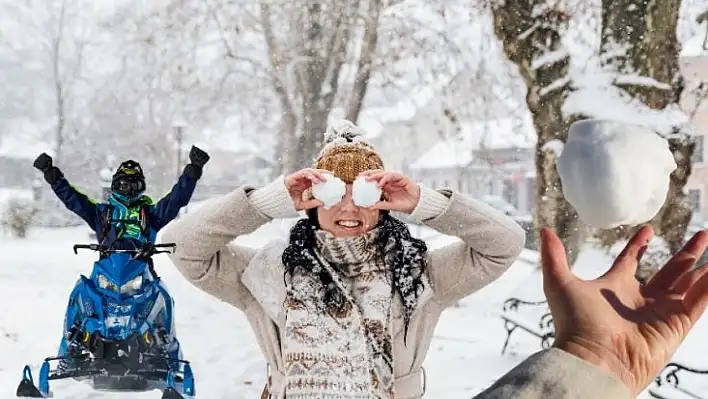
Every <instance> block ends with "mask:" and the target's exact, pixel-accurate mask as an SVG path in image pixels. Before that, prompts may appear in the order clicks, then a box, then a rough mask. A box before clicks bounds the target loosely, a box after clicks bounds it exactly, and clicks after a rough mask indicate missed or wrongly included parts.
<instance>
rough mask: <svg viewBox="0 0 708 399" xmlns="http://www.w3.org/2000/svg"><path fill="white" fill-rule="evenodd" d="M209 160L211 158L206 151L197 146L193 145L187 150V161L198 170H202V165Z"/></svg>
mask: <svg viewBox="0 0 708 399" xmlns="http://www.w3.org/2000/svg"><path fill="white" fill-rule="evenodd" d="M210 158H211V157H209V154H207V153H206V151H204V150H202V149H201V148H199V147H197V146H194V145H193V146H192V148H191V149H190V150H189V161H190V162H192V163H193V164H194V165H196V166H199V167H200V168H203V167H204V165H206V163H207V162H209V159H210Z"/></svg>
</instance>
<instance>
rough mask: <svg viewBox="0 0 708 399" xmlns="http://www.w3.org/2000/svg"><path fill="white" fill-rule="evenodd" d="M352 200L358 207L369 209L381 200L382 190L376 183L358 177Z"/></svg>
mask: <svg viewBox="0 0 708 399" xmlns="http://www.w3.org/2000/svg"><path fill="white" fill-rule="evenodd" d="M352 199H353V200H354V203H355V204H356V205H357V206H362V207H365V208H369V207H371V206H372V205H374V204H375V203H377V202H378V201H379V200H380V199H381V189H380V188H379V186H378V184H377V183H376V182H375V181H369V180H366V177H364V176H360V177H357V178H356V180H354V184H352Z"/></svg>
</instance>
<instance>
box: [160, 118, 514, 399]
mask: <svg viewBox="0 0 708 399" xmlns="http://www.w3.org/2000/svg"><path fill="white" fill-rule="evenodd" d="M359 133H360V131H359V130H358V128H357V127H356V126H355V125H354V124H352V123H351V122H348V121H345V122H344V123H341V124H339V126H338V127H330V128H329V129H328V134H327V140H326V146H325V147H324V148H323V149H322V151H321V153H320V156H319V158H318V160H317V162H316V163H315V165H314V167H313V168H312V169H303V170H300V171H298V172H296V173H293V174H291V175H289V176H287V177H285V178H284V179H283V178H280V179H277V180H276V181H274V182H272V183H270V184H269V185H267V186H265V187H263V188H260V189H253V188H251V187H240V188H238V189H236V190H235V191H233V192H231V193H230V194H228V195H226V196H225V197H223V198H221V199H219V200H215V201H214V202H212V203H210V204H205V205H203V206H202V207H200V208H199V209H197V210H196V211H194V212H191V213H190V214H189V215H185V216H183V217H182V218H181V219H180V220H177V221H175V222H174V223H172V224H171V225H170V226H168V227H167V229H166V230H165V232H164V237H163V238H164V240H166V241H169V242H175V243H177V248H178V249H177V251H176V253H175V254H174V255H172V260H173V262H174V263H175V264H176V266H177V268H178V269H179V270H180V271H181V273H182V274H184V275H185V276H186V277H187V278H188V279H189V280H190V281H191V282H192V283H193V284H194V285H196V286H197V287H199V288H201V289H202V290H204V291H206V292H208V293H210V294H212V295H213V296H215V297H217V298H219V299H222V300H224V301H226V302H228V303H230V304H232V305H234V306H236V307H237V308H239V309H241V310H242V311H244V312H245V314H246V316H247V317H248V320H249V322H250V323H251V326H252V328H253V330H254V332H255V334H256V336H257V339H258V342H259V344H260V347H261V350H262V351H263V354H264V355H265V357H266V359H267V361H268V363H269V366H270V370H271V373H270V374H271V375H270V376H269V378H268V383H267V385H266V387H265V390H264V395H263V397H264V398H273V399H275V398H278V399H282V398H286V397H287V398H289V399H292V398H301V399H305V398H307V399H314V398H361V399H364V398H366V399H370V398H386V399H388V398H394V397H395V398H397V399H409V398H410V399H413V398H421V397H422V395H423V390H424V384H423V381H422V379H423V375H422V369H421V365H422V364H423V361H424V360H425V356H426V353H427V351H428V348H429V346H430V341H431V339H432V337H433V331H434V330H435V325H436V323H437V321H438V318H439V317H440V314H441V313H442V311H443V310H444V309H445V308H447V307H449V306H451V305H453V304H455V302H457V301H458V300H460V299H462V298H464V297H465V296H467V295H469V294H471V293H473V292H474V291H476V290H478V289H480V288H482V287H484V286H486V285H487V284H489V283H491V282H492V281H494V280H495V279H496V278H498V277H499V276H500V275H501V274H502V273H504V272H505V271H506V270H507V268H508V267H509V266H510V265H511V264H512V263H513V261H514V260H515V259H516V257H517V256H518V254H519V253H520V252H521V249H522V247H523V243H524V232H523V230H522V229H521V228H520V227H519V226H518V225H517V224H516V223H515V222H514V221H513V220H511V219H509V218H508V217H507V216H505V215H503V214H502V213H500V212H498V211H497V210H495V209H493V208H492V207H490V206H488V205H485V204H483V203H482V202H479V201H476V200H474V199H472V198H469V197H467V196H465V195H463V194H460V193H456V192H454V191H450V190H441V191H435V190H432V189H430V188H427V187H425V186H420V185H417V184H415V183H414V182H413V181H411V179H409V178H408V177H406V176H404V175H402V174H399V173H394V172H388V171H384V170H383V162H382V161H381V158H380V157H379V155H378V154H377V153H376V152H375V151H374V149H373V148H372V147H370V146H369V145H368V144H367V143H366V142H364V141H363V140H362V139H361V136H360V134H359ZM324 173H331V174H334V175H335V176H336V177H339V178H340V179H342V180H343V181H344V182H345V183H347V184H346V194H345V195H344V197H343V198H342V200H341V201H340V202H339V203H338V204H336V205H334V206H332V207H330V208H328V209H326V208H325V207H324V206H322V205H323V203H322V202H321V201H319V200H317V199H314V198H312V194H311V191H312V190H311V186H312V185H313V184H316V183H320V182H322V181H324V179H325V176H324ZM359 175H362V176H366V178H367V180H369V181H374V182H377V183H378V186H379V187H380V188H381V189H382V192H383V195H382V200H381V201H379V202H378V203H376V204H375V205H374V206H372V207H370V208H363V207H359V206H356V205H355V204H354V202H353V199H352V183H353V181H354V179H355V178H356V177H357V176H359ZM298 211H306V213H307V218H303V219H301V220H299V221H298V222H297V223H296V224H295V226H294V227H293V228H292V230H291V231H290V237H289V242H285V241H282V240H273V241H272V242H270V243H268V244H267V245H266V246H265V247H263V248H261V249H258V250H256V249H251V248H245V247H241V246H237V245H234V244H230V242H231V241H232V240H234V239H235V238H236V237H238V236H240V235H243V234H248V233H251V232H253V231H254V230H256V229H257V228H258V227H260V226H262V225H263V224H265V223H267V222H268V221H270V220H272V219H275V218H289V217H297V215H298ZM390 211H399V212H404V213H407V214H409V215H410V216H411V217H412V218H413V219H415V220H418V221H421V222H422V223H424V224H425V225H427V226H429V227H431V228H434V229H436V230H438V231H440V232H441V233H443V234H447V235H451V236H457V237H459V238H460V239H461V241H460V242H455V243H452V244H450V245H448V246H446V247H444V248H440V249H436V250H432V251H428V249H427V247H426V245H425V243H424V242H423V241H422V240H418V239H415V238H413V237H411V235H410V232H409V231H408V228H407V227H406V225H405V224H404V223H403V222H401V221H399V220H397V219H395V218H393V217H392V216H391V215H390V213H389V212H390Z"/></svg>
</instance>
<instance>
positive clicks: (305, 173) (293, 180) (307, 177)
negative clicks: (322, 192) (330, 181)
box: [285, 168, 329, 211]
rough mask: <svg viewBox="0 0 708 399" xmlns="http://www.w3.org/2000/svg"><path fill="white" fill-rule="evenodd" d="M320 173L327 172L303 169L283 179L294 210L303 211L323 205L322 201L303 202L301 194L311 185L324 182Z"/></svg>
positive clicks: (314, 199)
mask: <svg viewBox="0 0 708 399" xmlns="http://www.w3.org/2000/svg"><path fill="white" fill-rule="evenodd" d="M322 173H329V172H327V171H325V170H321V169H311V168H305V169H300V170H298V171H297V172H295V173H293V174H291V175H288V176H286V177H285V187H286V188H287V190H288V193H289V194H290V198H292V200H293V204H294V205H295V209H297V210H298V211H303V210H307V209H312V208H316V207H318V206H322V205H324V204H323V203H322V201H320V200H318V199H316V198H313V199H310V200H304V199H303V198H302V194H303V193H304V192H305V190H307V189H308V188H310V187H312V185H313V184H317V183H322V182H324V181H325V178H324V176H322Z"/></svg>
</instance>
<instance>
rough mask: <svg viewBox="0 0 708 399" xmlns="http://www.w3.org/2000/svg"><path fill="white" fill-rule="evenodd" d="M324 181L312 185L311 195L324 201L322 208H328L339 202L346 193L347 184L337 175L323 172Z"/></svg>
mask: <svg viewBox="0 0 708 399" xmlns="http://www.w3.org/2000/svg"><path fill="white" fill-rule="evenodd" d="M322 176H323V177H324V178H325V179H326V180H325V181H324V183H317V184H313V185H312V195H313V196H314V197H315V198H317V199H318V200H320V201H322V202H323V203H324V208H325V209H329V208H331V207H333V206H335V205H337V204H338V203H339V201H341V200H342V198H343V197H344V194H346V193H347V186H346V184H344V181H342V179H340V178H338V177H337V176H334V175H331V174H328V173H323V174H322Z"/></svg>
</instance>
